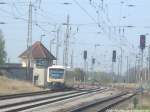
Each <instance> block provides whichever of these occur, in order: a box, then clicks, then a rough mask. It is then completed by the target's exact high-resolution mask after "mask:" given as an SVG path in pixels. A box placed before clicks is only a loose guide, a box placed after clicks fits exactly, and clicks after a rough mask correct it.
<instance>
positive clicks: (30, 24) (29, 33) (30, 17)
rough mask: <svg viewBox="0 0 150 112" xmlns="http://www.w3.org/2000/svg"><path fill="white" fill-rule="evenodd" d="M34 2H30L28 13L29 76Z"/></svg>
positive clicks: (28, 71) (28, 72)
mask: <svg viewBox="0 0 150 112" xmlns="http://www.w3.org/2000/svg"><path fill="white" fill-rule="evenodd" d="M31 46H32V3H31V1H30V3H29V15H28V38H27V49H28V51H29V52H28V53H27V77H28V76H30V68H31V60H32V49H31Z"/></svg>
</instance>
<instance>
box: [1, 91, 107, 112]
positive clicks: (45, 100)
mask: <svg viewBox="0 0 150 112" xmlns="http://www.w3.org/2000/svg"><path fill="white" fill-rule="evenodd" d="M104 90H105V89H96V90H94V89H93V90H81V91H70V92H66V93H61V94H59V93H57V94H54V95H52V94H50V95H46V96H45V94H46V93H44V96H43V97H40V96H41V95H43V94H42V93H41V94H40V93H39V94H40V95H39V94H34V95H32V96H36V98H32V96H31V95H29V94H27V96H25V95H22V96H21V95H19V96H18V97H17V96H16V97H10V99H5V100H4V98H2V100H0V103H2V105H0V112H16V111H23V110H27V109H31V108H35V107H38V106H42V105H46V104H51V103H55V102H58V101H63V100H66V99H70V98H73V97H77V96H82V95H85V94H90V93H93V92H97V91H104ZM37 96H38V98H37ZM24 97H25V99H23V98H24ZM26 97H29V98H30V97H31V99H28V100H26V99H27V98H26ZM21 98H22V99H21ZM20 99H21V100H20ZM9 100H11V101H10V102H9ZM15 100H16V101H15ZM18 100H19V101H18ZM3 102H4V103H3Z"/></svg>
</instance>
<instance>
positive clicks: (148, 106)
mask: <svg viewBox="0 0 150 112" xmlns="http://www.w3.org/2000/svg"><path fill="white" fill-rule="evenodd" d="M135 100H136V101H135ZM135 102H137V104H136V106H135V105H134V104H135ZM113 109H119V110H129V109H135V110H140V109H142V110H150V95H146V94H143V95H142V96H141V95H136V96H134V97H132V98H131V99H129V100H127V101H125V102H123V103H121V104H119V105H116V106H115V107H113Z"/></svg>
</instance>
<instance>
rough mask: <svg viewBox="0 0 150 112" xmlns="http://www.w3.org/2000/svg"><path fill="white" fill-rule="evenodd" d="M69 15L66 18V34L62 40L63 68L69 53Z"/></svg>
mask: <svg viewBox="0 0 150 112" xmlns="http://www.w3.org/2000/svg"><path fill="white" fill-rule="evenodd" d="M69 19H70V17H69V15H68V16H67V24H66V25H67V28H66V34H65V39H64V54H63V65H64V66H65V67H67V66H68V52H69V36H70V35H69V34H70V32H69V30H70V29H69Z"/></svg>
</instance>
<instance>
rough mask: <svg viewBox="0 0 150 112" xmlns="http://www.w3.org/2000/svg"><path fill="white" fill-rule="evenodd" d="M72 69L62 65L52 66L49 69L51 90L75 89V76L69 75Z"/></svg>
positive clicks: (48, 82)
mask: <svg viewBox="0 0 150 112" xmlns="http://www.w3.org/2000/svg"><path fill="white" fill-rule="evenodd" d="M69 70H70V69H69V68H66V67H64V66H60V65H52V66H50V67H48V69H47V85H48V88H50V89H65V88H73V86H74V76H73V75H71V74H69V73H68V71H69Z"/></svg>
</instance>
